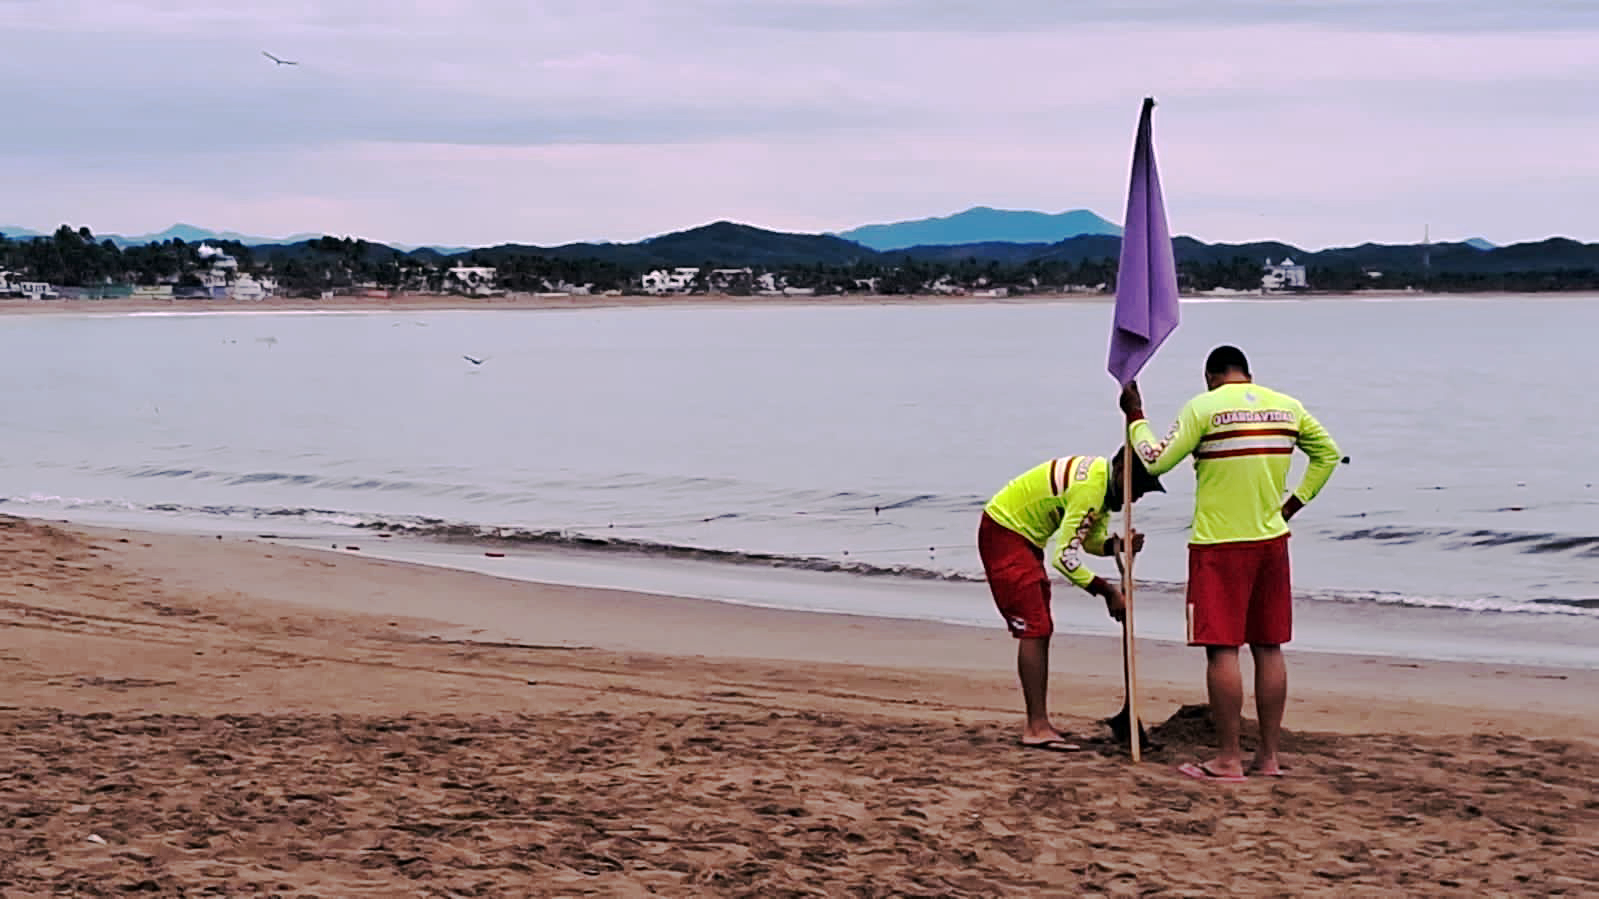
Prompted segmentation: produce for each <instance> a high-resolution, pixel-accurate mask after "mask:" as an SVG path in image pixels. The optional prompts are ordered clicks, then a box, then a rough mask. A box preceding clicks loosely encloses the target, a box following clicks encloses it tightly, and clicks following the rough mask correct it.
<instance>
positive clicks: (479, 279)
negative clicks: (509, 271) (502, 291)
mask: <svg viewBox="0 0 1599 899" xmlns="http://www.w3.org/2000/svg"><path fill="white" fill-rule="evenodd" d="M499 277H500V272H499V270H498V269H495V268H491V267H489V266H486V265H457V266H455V267H454V268H451V269H450V270H449V271H447V272H445V273H444V291H445V293H464V294H466V295H467V296H473V297H486V296H492V295H493V294H496V293H499V287H498V281H499Z"/></svg>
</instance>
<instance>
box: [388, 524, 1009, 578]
mask: <svg viewBox="0 0 1599 899" xmlns="http://www.w3.org/2000/svg"><path fill="white" fill-rule="evenodd" d="M357 527H359V528H361V529H364V530H378V531H383V532H385V533H390V534H403V535H405V536H408V537H415V538H419V539H425V540H437V541H440V542H445V543H470V544H474V545H493V546H528V547H549V548H559V549H580V550H586V551H590V552H612V553H622V554H628V555H636V556H646V557H650V558H659V559H689V560H695V561H704V562H721V563H726V564H735V565H760V566H764V567H769V568H791V569H795V570H800V571H821V572H834V573H840V574H854V575H864V576H869V577H902V578H915V579H918V580H932V581H956V582H964V583H981V582H982V581H983V578H982V577H981V576H977V575H973V574H971V573H968V572H964V571H957V570H953V569H944V570H940V569H934V568H924V567H921V566H916V565H874V564H871V563H868V562H857V561H842V560H839V559H832V558H827V557H825V556H802V555H785V554H782V553H766V552H753V551H748V550H735V549H716V548H710V547H702V546H688V545H685V544H681V543H662V542H660V541H655V540H639V539H630V538H620V537H600V536H595V535H593V534H586V533H582V532H580V531H568V530H560V529H545V530H538V529H527V528H500V527H486V526H482V525H474V524H458V523H450V522H444V521H439V520H431V521H429V520H423V521H417V522H404V521H395V520H392V519H372V520H368V521H366V522H363V523H362V524H360V525H357Z"/></svg>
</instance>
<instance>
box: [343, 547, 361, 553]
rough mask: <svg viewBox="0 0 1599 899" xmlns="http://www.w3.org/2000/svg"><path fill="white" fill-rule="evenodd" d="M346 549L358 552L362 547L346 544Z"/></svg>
mask: <svg viewBox="0 0 1599 899" xmlns="http://www.w3.org/2000/svg"><path fill="white" fill-rule="evenodd" d="M345 549H347V550H349V551H350V552H354V553H358V552H360V551H361V547H359V546H346V547H345Z"/></svg>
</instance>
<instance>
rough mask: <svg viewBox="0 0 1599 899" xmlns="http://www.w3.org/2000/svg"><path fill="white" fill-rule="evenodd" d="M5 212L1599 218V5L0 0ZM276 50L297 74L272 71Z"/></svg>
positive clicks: (432, 227) (1199, 223)
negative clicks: (1150, 200)
mask: <svg viewBox="0 0 1599 899" xmlns="http://www.w3.org/2000/svg"><path fill="white" fill-rule="evenodd" d="M0 32H3V33H5V34H6V35H7V36H8V38H9V40H8V41H7V50H6V53H4V54H0V108H3V109H5V110H6V111H7V113H8V114H7V117H6V118H7V124H8V127H7V129H6V130H7V139H6V140H4V141H0V224H5V225H19V226H23V227H28V228H33V229H35V230H48V229H51V228H54V227H55V226H56V225H57V224H61V223H70V224H72V225H74V226H79V225H86V226H88V227H90V228H92V229H93V230H94V231H96V232H100V233H121V234H142V233H149V232H153V231H158V230H160V229H162V228H164V227H166V226H168V225H170V224H172V223H174V222H187V223H191V224H197V225H201V226H204V227H209V228H214V229H219V230H222V229H228V230H235V231H242V232H245V233H249V234H256V235H265V236H283V235H288V234H293V233H300V232H327V233H333V234H351V235H358V236H362V237H366V238H368V239H372V240H380V241H387V242H395V243H408V244H436V245H484V244H494V243H505V242H518V243H531V244H543V245H551V244H559V243H567V242H572V241H581V240H614V241H633V240H638V239H641V238H644V237H647V236H651V235H655V234H660V233H664V232H668V231H674V230H679V229H682V228H687V227H692V226H695V225H700V224H704V223H707V222H712V221H717V220H722V219H730V220H733V221H739V222H745V223H748V224H752V225H757V226H759V227H764V228H771V229H774V230H782V231H804V232H821V231H842V230H846V229H849V228H852V227H855V226H858V225H863V224H868V223H874V222H885V221H896V220H902V219H912V218H920V217H924V216H930V215H946V214H949V213H952V212H956V211H959V210H961V209H965V208H967V207H970V206H974V205H987V206H995V207H1000V208H1013V209H1039V210H1044V211H1050V212H1058V211H1061V210H1065V209H1076V208H1087V209H1091V210H1093V211H1095V212H1097V213H1099V214H1100V215H1103V216H1105V217H1106V218H1108V219H1110V220H1112V221H1115V222H1120V221H1121V219H1122V216H1123V207H1124V205H1125V202H1126V199H1125V198H1126V189H1127V178H1128V170H1129V165H1130V161H1131V152H1132V140H1133V135H1134V131H1135V129H1136V126H1137V119H1138V112H1139V108H1140V105H1141V102H1142V99H1143V98H1144V97H1145V96H1153V97H1155V98H1156V100H1157V104H1158V105H1157V108H1156V110H1155V144H1156V155H1157V158H1158V162H1159V166H1160V171H1161V178H1162V181H1163V183H1164V187H1165V200H1166V208H1167V213H1168V217H1169V219H1170V222H1171V227H1172V230H1173V232H1174V233H1178V234H1187V235H1192V236H1194V237H1197V238H1199V239H1201V240H1205V241H1209V242H1218V241H1227V242H1241V241H1248V240H1263V239H1277V240H1283V241H1286V242H1288V243H1291V244H1295V245H1297V246H1301V247H1304V248H1306V249H1319V248H1322V247H1328V246H1350V245H1354V244H1359V243H1364V242H1367V241H1375V242H1380V243H1413V242H1418V241H1420V240H1421V239H1422V236H1423V233H1424V229H1430V235H1431V237H1432V239H1433V240H1435V241H1437V240H1451V239H1465V238H1468V237H1484V238H1486V239H1488V240H1490V241H1493V242H1495V243H1499V244H1505V243H1512V242H1517V241H1524V240H1540V239H1543V238H1545V237H1549V236H1554V235H1561V236H1567V237H1573V238H1576V239H1579V240H1583V241H1599V216H1596V215H1595V213H1594V210H1595V209H1599V152H1595V149H1596V148H1599V92H1596V91H1594V90H1593V89H1592V85H1593V84H1595V83H1599V52H1595V49H1594V48H1595V47H1596V46H1599V3H1595V2H1592V0H1564V2H1560V0H1548V2H1538V0H1518V2H1515V3H1511V2H1484V0H1450V2H1441V0H1407V2H1395V0H1386V2H1368V0H1321V2H1294V0H1202V2H1182V3H1179V2H1160V0H1072V2H1064V0H985V2H983V3H973V2H969V0H250V2H245V3H240V4H232V5H228V4H220V3H215V2H212V3H197V2H188V0H0ZM262 51H269V52H271V53H273V54H275V55H277V56H279V57H282V58H285V59H291V60H296V61H298V62H299V65H297V66H278V65H276V64H274V63H273V62H272V61H271V60H268V59H267V58H266V57H264V56H263V55H262Z"/></svg>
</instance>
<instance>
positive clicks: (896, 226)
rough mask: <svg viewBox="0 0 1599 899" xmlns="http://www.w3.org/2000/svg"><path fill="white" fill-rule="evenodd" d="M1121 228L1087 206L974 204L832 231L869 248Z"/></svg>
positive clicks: (1030, 238) (1027, 239) (1042, 237)
mask: <svg viewBox="0 0 1599 899" xmlns="http://www.w3.org/2000/svg"><path fill="white" fill-rule="evenodd" d="M1121 233H1122V229H1121V228H1120V227H1119V226H1117V225H1116V224H1114V223H1112V222H1108V221H1106V220H1105V219H1103V218H1100V217H1099V216H1098V215H1095V214H1094V213H1092V212H1090V211H1088V210H1087V209H1072V210H1068V211H1066V212H1058V213H1054V214H1051V213H1047V212H1034V211H1031V210H1019V209H993V208H990V207H988V206H975V207H973V208H971V209H968V210H966V211H965V212H957V213H955V214H954V215H949V216H943V217H940V218H926V219H916V220H913V221H905V222H892V223H889V224H882V225H863V226H861V227H859V228H855V229H853V230H850V231H845V232H842V233H840V234H838V235H837V236H838V237H842V238H844V239H845V240H853V241H855V242H856V243H859V244H863V245H865V246H868V247H871V248H872V249H874V250H902V249H904V248H906V247H916V246H951V245H955V244H968V243H1046V244H1047V243H1059V242H1060V241H1063V240H1066V239H1068V238H1072V237H1079V236H1081V235H1084V234H1110V235H1118V236H1119V235H1120V234H1121Z"/></svg>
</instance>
